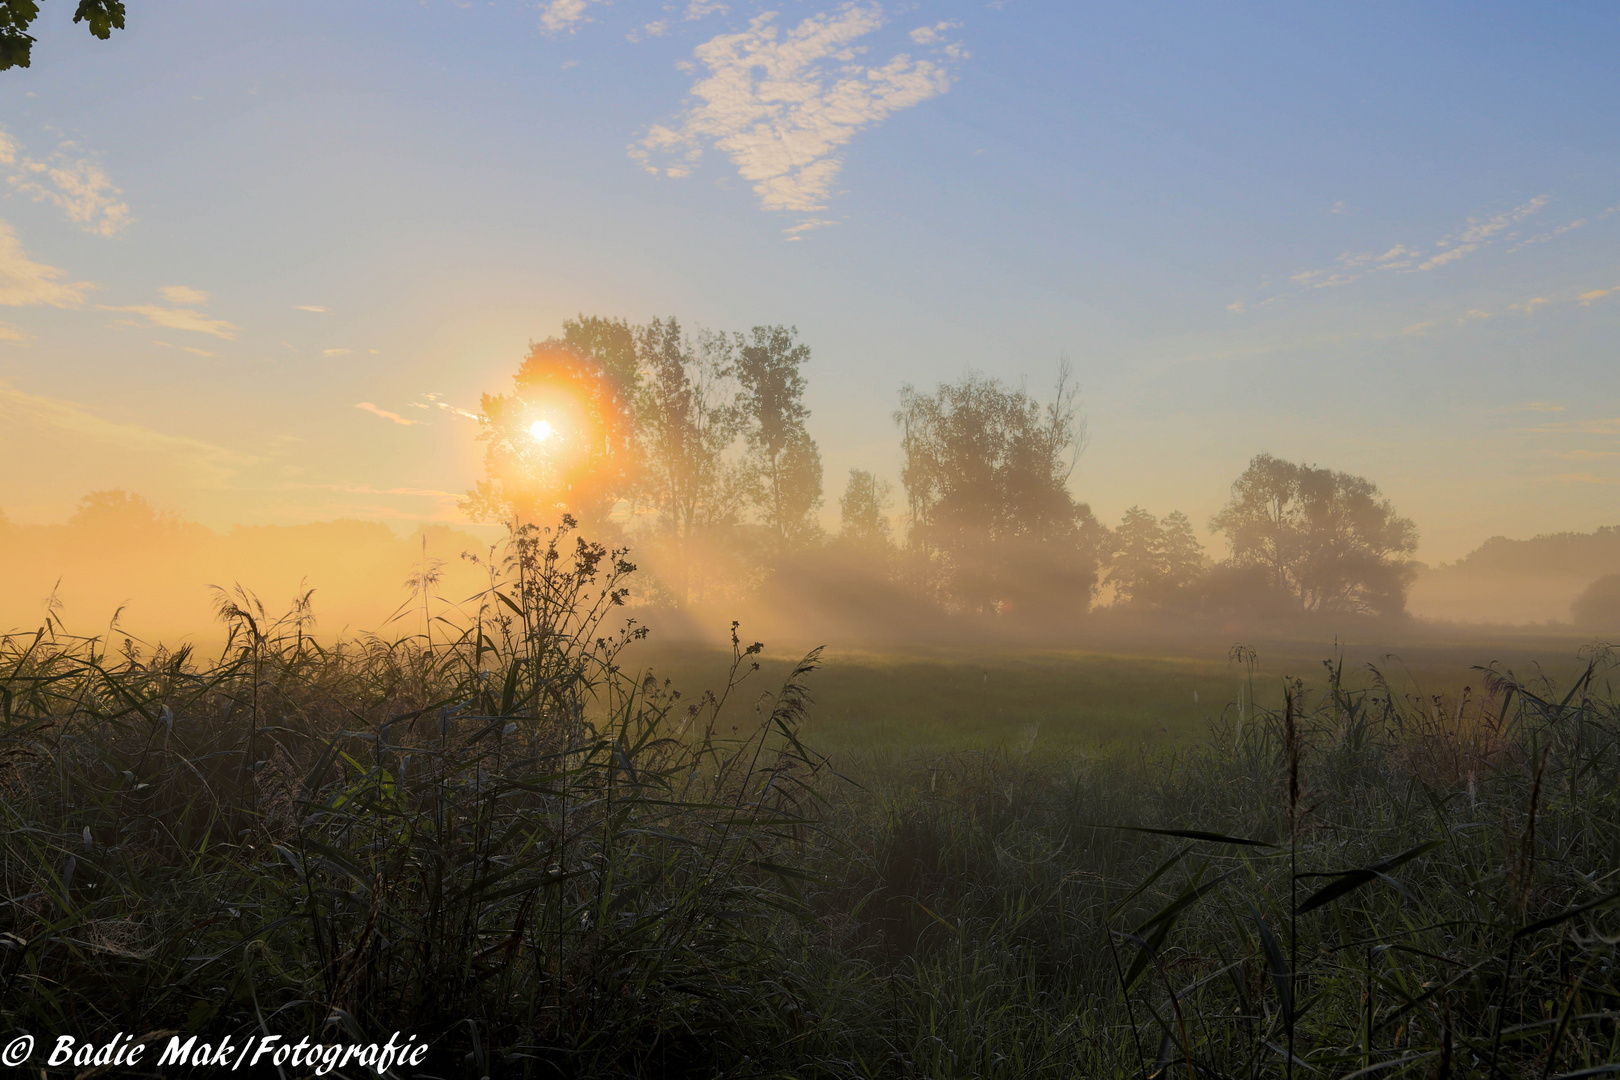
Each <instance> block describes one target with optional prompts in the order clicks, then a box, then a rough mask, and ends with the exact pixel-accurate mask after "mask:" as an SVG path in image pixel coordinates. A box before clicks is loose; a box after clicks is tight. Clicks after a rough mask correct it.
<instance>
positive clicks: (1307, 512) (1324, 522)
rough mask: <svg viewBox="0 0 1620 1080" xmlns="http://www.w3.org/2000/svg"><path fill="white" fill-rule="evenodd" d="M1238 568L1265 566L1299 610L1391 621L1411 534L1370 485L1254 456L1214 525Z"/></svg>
mask: <svg viewBox="0 0 1620 1080" xmlns="http://www.w3.org/2000/svg"><path fill="white" fill-rule="evenodd" d="M1210 527H1211V528H1212V529H1215V530H1216V531H1218V532H1221V533H1224V534H1225V535H1226V538H1227V541H1228V542H1229V543H1230V544H1231V547H1232V562H1233V563H1234V564H1235V565H1237V566H1263V567H1265V569H1266V572H1267V575H1268V577H1269V579H1270V581H1271V585H1272V587H1273V588H1275V589H1277V590H1279V591H1281V592H1283V593H1284V594H1286V595H1287V596H1289V597H1291V598H1292V600H1293V602H1294V605H1295V606H1296V607H1297V608H1298V610H1300V611H1305V612H1323V613H1351V614H1356V613H1366V614H1381V615H1396V614H1400V613H1402V612H1404V611H1405V609H1406V589H1407V586H1408V585H1410V584H1411V579H1412V576H1413V573H1414V571H1413V567H1412V563H1411V560H1410V559H1409V558H1407V556H1409V555H1410V554H1411V553H1412V552H1413V551H1415V550H1416V549H1417V527H1416V526H1415V525H1414V524H1413V523H1412V521H1411V519H1409V518H1403V517H1400V516H1399V515H1398V514H1396V513H1395V508H1394V507H1393V506H1392V505H1391V504H1390V501H1389V500H1388V499H1385V498H1382V497H1380V494H1379V491H1378V487H1377V485H1375V484H1373V483H1372V481H1370V480H1366V479H1364V478H1362V477H1359V476H1352V475H1350V474H1349V473H1342V472H1333V471H1332V470H1329V469H1319V468H1315V467H1313V466H1309V465H1296V464H1293V463H1292V462H1287V461H1283V460H1282V459H1280V458H1276V457H1273V456H1271V455H1270V454H1259V455H1257V456H1256V457H1255V458H1254V459H1253V460H1252V461H1250V462H1249V467H1248V469H1246V470H1245V471H1244V473H1243V475H1242V476H1240V477H1238V478H1237V479H1236V480H1235V481H1233V483H1232V498H1231V501H1229V502H1228V503H1227V504H1226V506H1225V508H1224V509H1222V510H1221V512H1220V513H1218V514H1216V515H1215V517H1214V518H1213V519H1211V521H1210Z"/></svg>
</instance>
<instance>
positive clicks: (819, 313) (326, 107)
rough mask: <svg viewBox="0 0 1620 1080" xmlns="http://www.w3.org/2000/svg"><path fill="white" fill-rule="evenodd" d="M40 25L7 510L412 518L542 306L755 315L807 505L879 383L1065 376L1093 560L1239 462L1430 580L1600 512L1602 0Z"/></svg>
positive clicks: (556, 318) (1613, 303)
mask: <svg viewBox="0 0 1620 1080" xmlns="http://www.w3.org/2000/svg"><path fill="white" fill-rule="evenodd" d="M42 6H43V8H44V13H43V14H42V16H41V19H40V23H39V24H38V27H37V28H36V31H35V33H36V36H37V37H38V38H39V44H38V45H36V47H35V60H34V67H33V68H32V69H29V70H26V71H21V70H13V71H9V72H5V73H0V130H3V131H4V134H5V141H4V143H3V144H0V222H4V226H5V228H4V230H3V232H0V455H4V458H5V460H6V461H7V462H8V463H10V464H12V465H13V466H15V467H12V468H7V469H6V470H4V471H3V473H0V510H3V511H4V512H5V513H6V514H7V515H8V516H9V517H10V518H11V519H13V520H18V521H53V520H61V519H62V518H64V517H65V516H66V515H67V514H68V513H69V512H70V511H71V508H72V506H73V504H74V503H75V501H76V500H77V499H78V497H79V496H80V495H82V494H83V493H84V492H86V491H89V490H91V489H94V488H105V487H123V488H126V489H129V490H132V491H138V492H141V493H143V494H145V495H147V496H148V497H149V498H150V499H152V500H153V501H154V502H157V503H159V504H161V505H165V506H169V507H172V508H174V509H176V510H179V511H181V512H183V513H185V514H186V515H187V516H190V517H193V518H195V519H197V520H201V521H204V522H206V523H208V524H211V525H215V526H224V525H228V524H231V523H235V522H253V523H259V522H294V521H307V520H316V519H324V518H330V517H337V516H346V517H375V518H383V519H386V520H389V521H392V522H394V523H396V524H398V525H401V526H407V525H408V524H410V523H413V522H415V521H419V520H444V519H454V518H455V517H456V511H455V509H454V505H453V504H454V497H455V496H456V495H457V494H459V493H461V492H462V491H464V490H465V489H466V488H467V487H468V486H470V485H471V483H472V481H473V480H474V479H475V478H476V475H477V468H478V465H477V461H478V448H477V445H476V444H475V443H474V441H473V439H472V436H473V434H474V432H475V425H474V424H473V423H472V421H471V420H469V419H467V418H466V417H465V416H463V415H461V414H460V413H459V412H458V410H463V411H464V410H469V409H473V408H475V407H476V402H477V397H478V394H479V393H480V392H481V391H484V390H490V391H498V390H500V389H502V388H503V386H504V385H505V383H506V381H507V379H508V378H509V376H510V374H511V372H512V371H513V370H514V369H515V367H516V364H517V362H518V360H519V358H520V357H521V355H522V353H523V351H524V349H525V346H526V343H527V342H528V341H529V340H531V339H539V338H543V337H545V336H547V335H549V334H553V333H556V332H557V331H558V329H559V327H560V324H561V321H562V320H563V319H564V318H567V317H569V316H571V315H573V314H576V313H578V312H586V313H601V314H609V315H623V316H625V317H628V318H630V319H632V320H635V321H641V320H645V319H648V318H651V317H652V316H655V315H668V314H674V315H677V316H679V317H681V318H682V319H683V320H685V321H688V322H691V323H694V324H701V325H707V326H711V327H716V328H745V327H747V326H750V325H753V324H756V323H775V322H782V323H790V324H794V325H797V326H798V327H799V329H800V331H801V333H802V335H803V336H804V338H805V339H806V340H807V341H808V342H809V343H810V345H811V346H812V348H813V350H814V360H813V365H812V369H811V371H810V392H809V398H810V405H811V407H812V410H813V415H812V418H811V430H812V433H813V434H814V435H815V436H816V438H817V439H818V441H819V442H820V444H821V447H822V450H823V455H824V458H825V461H826V465H827V476H828V493H827V494H828V504H829V508H830V509H831V510H832V511H833V512H835V511H836V496H837V494H838V491H839V490H840V488H841V481H842V477H843V476H844V475H845V474H846V472H847V470H848V469H849V468H850V467H852V466H858V467H864V468H872V469H875V470H877V471H878V472H880V473H885V474H887V475H889V476H890V477H891V478H892V477H893V476H894V475H895V473H896V466H897V461H898V450H897V447H896V438H895V433H894V429H893V426H892V423H891V422H890V420H889V414H890V412H891V411H892V410H893V408H894V405H895V399H896V394H897V391H898V390H899V388H900V386H901V384H902V383H906V382H911V383H915V384H918V385H920V386H924V387H929V386H932V385H933V384H935V383H937V382H939V381H941V380H949V379H954V378H957V377H959V376H960V375H962V374H963V373H964V372H966V371H968V370H970V369H976V370H980V371H984V372H986V373H988V374H991V375H994V376H997V377H1000V378H1003V379H1005V380H1007V381H1009V382H1013V383H1017V382H1019V381H1027V383H1028V385H1029V386H1030V387H1031V388H1032V389H1036V390H1038V389H1041V388H1043V387H1044V386H1045V384H1046V383H1047V382H1048V381H1049V380H1050V379H1051V378H1052V375H1053V372H1054V369H1055V365H1056V362H1057V360H1058V357H1059V356H1060V355H1066V356H1068V357H1069V358H1070V359H1071V360H1072V361H1073V363H1074V365H1075V367H1076V370H1077V373H1078V375H1079V378H1080V382H1081V385H1082V389H1083V394H1084V397H1083V408H1084V412H1085V415H1086V418H1087V420H1088V423H1089V430H1090V440H1089V445H1088V446H1087V448H1086V451H1085V453H1084V455H1083V456H1082V458H1081V459H1080V464H1079V467H1078V468H1077V469H1076V471H1075V474H1074V478H1073V487H1074V490H1075V493H1076V495H1077V496H1078V497H1080V498H1082V499H1085V500H1088V501H1090V502H1091V503H1092V505H1093V506H1094V507H1095V509H1096V510H1097V511H1098V513H1099V515H1100V516H1102V517H1103V518H1104V520H1107V521H1111V522H1113V521H1117V520H1118V518H1119V516H1120V515H1121V514H1122V513H1123V511H1124V510H1125V508H1126V507H1128V506H1130V505H1132V504H1133V503H1139V504H1141V505H1143V506H1145V507H1147V508H1148V509H1150V510H1153V511H1155V512H1157V513H1160V514H1163V513H1166V512H1168V511H1170V510H1172V509H1178V508H1179V509H1183V510H1186V511H1187V512H1189V513H1190V514H1191V515H1192V516H1193V518H1194V520H1195V521H1198V522H1202V521H1204V520H1207V518H1208V516H1209V515H1210V514H1211V513H1212V512H1214V511H1215V510H1216V509H1218V508H1219V506H1220V504H1221V502H1222V501H1223V499H1224V496H1225V493H1226V488H1227V485H1228V484H1229V483H1230V482H1231V480H1232V479H1233V478H1234V477H1235V476H1236V475H1237V474H1238V473H1239V472H1240V471H1241V470H1242V468H1243V467H1244V465H1245V464H1246V462H1247V461H1248V459H1249V458H1250V457H1251V456H1253V455H1254V454H1255V453H1257V452H1259V451H1262V450H1265V451H1269V452H1271V453H1274V454H1278V455H1280V456H1284V457H1288V458H1291V459H1294V460H1304V461H1311V462H1314V463H1317V464H1320V465H1326V466H1330V467H1333V468H1337V469H1343V470H1347V471H1351V472H1356V473H1360V474H1363V475H1366V476H1368V477H1369V478H1371V479H1373V480H1374V481H1375V482H1377V483H1378V484H1379V485H1380V486H1381V487H1382V489H1383V490H1384V492H1385V493H1386V494H1387V495H1389V496H1390V497H1391V498H1392V499H1393V500H1394V501H1395V503H1396V505H1397V507H1398V508H1399V509H1400V510H1401V511H1402V512H1404V513H1406V514H1408V515H1409V516H1411V517H1413V518H1415V519H1416V520H1417V523H1418V525H1419V528H1420V530H1421V532H1422V535H1423V543H1422V548H1421V550H1420V553H1419V554H1420V557H1423V558H1425V559H1428V560H1430V561H1436V560H1441V559H1450V558H1455V557H1457V556H1459V555H1461V554H1463V553H1464V552H1466V551H1467V550H1469V549H1470V548H1472V547H1473V546H1475V545H1476V544H1477V543H1478V542H1479V541H1481V540H1483V539H1484V538H1485V537H1486V536H1489V535H1491V534H1494V533H1503V534H1506V535H1510V536H1529V535H1533V534H1535V533H1539V532H1547V531H1553V530H1559V529H1582V530H1585V529H1591V528H1593V527H1595V526H1597V525H1600V524H1613V523H1615V522H1616V521H1617V520H1620V380H1617V379H1616V372H1617V370H1620V363H1617V361H1620V356H1617V342H1620V336H1617V334H1616V329H1617V328H1620V124H1617V123H1616V121H1615V117H1614V108H1615V102H1616V100H1617V99H1620V95H1617V92H1616V91H1617V90H1620V86H1617V83H1620V75H1617V74H1616V66H1615V65H1614V64H1613V57H1614V56H1615V55H1616V53H1617V46H1620V9H1616V8H1615V7H1614V6H1613V5H1609V4H1598V3H1589V4H1580V3H1571V4H1563V5H1557V6H1554V5H1513V6H1510V5H1505V4H1499V5H1492V4H1469V5H1462V4H1429V5H1422V6H1419V5H1404V4H1403V5H1396V4H1363V5H1355V6H1345V5H1318V4H1280V3H1279V4H1268V5H1261V4H1246V5H1244V4H1236V5H1221V6H1215V5H1185V4H1176V5H1171V4H1153V3H1140V4H1130V5H1087V4H1076V3H1055V2H1048V3H1041V2H1034V0H1001V2H994V3H986V2H984V0H943V2H927V0H913V2H909V3H884V4H879V3H866V2H861V3H854V4H839V3H832V2H828V0H778V2H776V3H768V4H759V3H743V2H731V3H728V4H725V5H722V4H714V3H705V2H701V0H697V2H694V0H679V2H674V3H660V2H656V0H654V2H640V0H613V2H612V3H607V2H604V0H546V2H544V3H535V2H533V0H530V2H527V3H517V2H508V0H495V2H493V3H491V2H489V0H466V2H461V3H452V2H450V0H424V2H422V3H419V4H418V3H402V2H387V3H382V2H378V3H366V2H361V0H350V2H345V3H343V4H332V3H314V2H301V0H293V2H275V3H271V2H254V0H244V2H237V3H231V4H219V3H200V2H196V3H193V2H184V0H172V2H163V3H153V2H151V0H132V2H131V11H130V26H129V28H128V29H127V30H125V31H123V32H121V33H116V34H115V35H114V37H113V39H112V40H111V41H109V42H99V41H95V40H93V39H91V38H90V37H89V35H88V34H86V33H85V32H84V31H83V29H82V27H74V26H71V25H70V23H69V17H70V14H71V5H70V4H67V3H66V0H46V2H45V3H44V4H43V5H42ZM362 404H364V405H365V406H367V407H361V406H362ZM390 414H392V416H390ZM396 418H397V419H396ZM403 420H409V421H413V422H411V423H401V422H399V421H403Z"/></svg>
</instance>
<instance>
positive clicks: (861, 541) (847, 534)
mask: <svg viewBox="0 0 1620 1080" xmlns="http://www.w3.org/2000/svg"><path fill="white" fill-rule="evenodd" d="M888 506H889V483H888V481H886V480H879V479H878V478H877V477H875V476H873V475H872V474H871V473H869V472H867V471H866V470H865V469H851V470H849V482H848V483H847V484H845V485H844V494H843V495H842V496H840V497H839V499H838V519H839V527H838V539H839V540H841V541H843V542H844V543H846V544H849V545H852V546H854V547H857V548H864V549H885V548H888V547H889V545H890V544H891V543H893V540H892V539H891V537H890V533H891V532H892V531H893V530H892V529H891V528H890V527H889V516H888V514H887V513H885V511H886V510H887V509H888Z"/></svg>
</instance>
